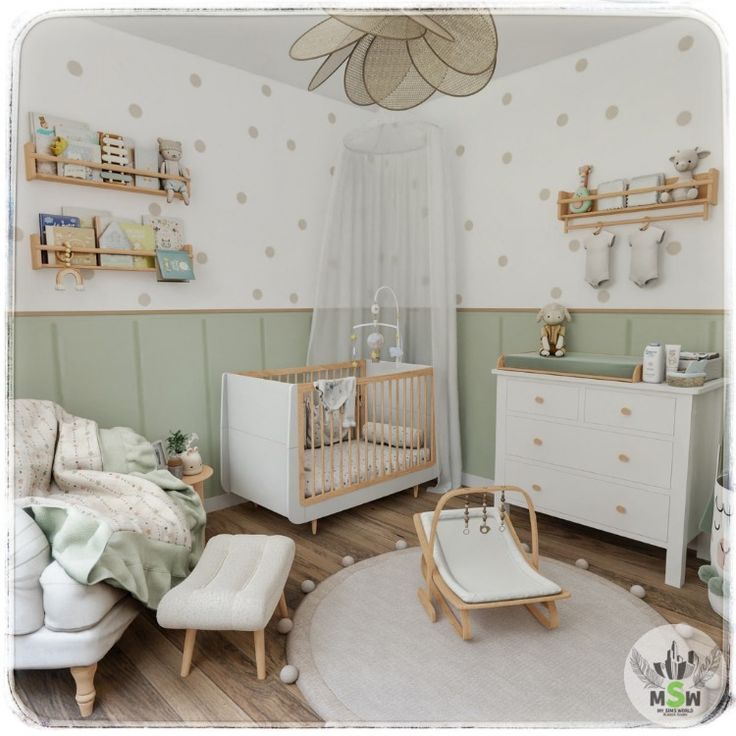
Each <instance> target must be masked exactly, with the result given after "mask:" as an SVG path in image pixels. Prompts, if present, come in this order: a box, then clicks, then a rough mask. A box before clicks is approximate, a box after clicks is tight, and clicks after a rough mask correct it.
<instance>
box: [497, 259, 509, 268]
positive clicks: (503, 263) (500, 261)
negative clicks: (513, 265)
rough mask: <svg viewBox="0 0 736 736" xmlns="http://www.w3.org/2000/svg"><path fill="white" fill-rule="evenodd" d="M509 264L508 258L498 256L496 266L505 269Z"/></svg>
mask: <svg viewBox="0 0 736 736" xmlns="http://www.w3.org/2000/svg"><path fill="white" fill-rule="evenodd" d="M508 264H509V259H508V256H499V257H498V265H499V266H501V268H505V267H506V266H508Z"/></svg>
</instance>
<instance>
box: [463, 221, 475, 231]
mask: <svg viewBox="0 0 736 736" xmlns="http://www.w3.org/2000/svg"><path fill="white" fill-rule="evenodd" d="M473 227H474V226H473V221H472V220H465V229H466V230H467V231H468V232H470V231H471V230H472V229H473Z"/></svg>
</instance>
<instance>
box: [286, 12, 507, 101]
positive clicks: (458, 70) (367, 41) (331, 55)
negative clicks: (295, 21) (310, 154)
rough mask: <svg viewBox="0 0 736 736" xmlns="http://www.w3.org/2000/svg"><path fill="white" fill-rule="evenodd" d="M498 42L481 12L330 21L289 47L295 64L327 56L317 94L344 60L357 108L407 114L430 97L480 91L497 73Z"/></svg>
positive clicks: (346, 16)
mask: <svg viewBox="0 0 736 736" xmlns="http://www.w3.org/2000/svg"><path fill="white" fill-rule="evenodd" d="M497 49H498V38H497V36H496V27H495V24H494V22H493V17H492V16H491V14H490V13H488V12H486V11H477V12H473V13H467V14H462V15H461V14H433V15H418V14H409V13H396V14H393V15H350V14H342V15H334V16H332V17H330V18H328V19H327V20H325V21H322V22H321V23H319V24H317V25H316V26H314V27H313V28H310V29H309V30H308V31H307V32H306V33H304V34H303V35H302V36H300V37H299V38H298V39H297V40H296V42H295V43H294V45H293V46H292V47H291V50H290V52H289V53H290V55H291V57H292V58H293V59H298V60H308V59H316V58H319V57H323V56H324V57H326V59H325V60H324V62H323V63H322V65H321V66H320V67H319V69H318V70H317V73H316V74H315V75H314V77H313V78H312V81H311V82H310V83H309V89H310V90H314V89H317V87H319V86H320V85H321V84H322V83H323V82H325V80H327V79H329V77H330V76H332V74H334V73H335V72H336V71H337V70H338V69H339V68H340V67H341V66H342V65H343V64H344V63H345V62H346V61H347V65H346V67H345V94H346V95H347V97H348V99H349V100H350V101H351V102H353V103H354V104H356V105H373V104H376V105H380V106H381V107H384V108H386V109H388V110H408V109H410V108H412V107H416V106H417V105H420V104H421V103H422V102H424V101H425V100H427V99H429V98H430V97H431V96H432V95H433V94H434V93H435V92H436V91H440V92H443V93H444V94H447V95H453V96H455V97H467V96H468V95H473V94H475V93H476V92H480V90H482V89H483V87H485V86H486V84H488V82H489V81H490V79H491V77H492V76H493V72H494V70H495V68H496V52H497Z"/></svg>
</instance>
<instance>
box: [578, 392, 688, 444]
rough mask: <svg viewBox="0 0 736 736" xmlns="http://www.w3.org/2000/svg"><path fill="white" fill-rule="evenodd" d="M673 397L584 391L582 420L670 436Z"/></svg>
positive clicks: (672, 425)
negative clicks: (583, 417) (583, 418)
mask: <svg viewBox="0 0 736 736" xmlns="http://www.w3.org/2000/svg"><path fill="white" fill-rule="evenodd" d="M675 405H676V400H675V399H674V398H672V397H671V396H653V395H651V394H648V395H647V394H640V393H638V392H636V391H607V390H602V389H597V388H588V389H586V390H585V421H586V422H589V423H591V424H605V425H606V426H608V427H616V428H620V429H634V430H638V431H641V432H656V433H658V434H667V435H672V434H674V431H675Z"/></svg>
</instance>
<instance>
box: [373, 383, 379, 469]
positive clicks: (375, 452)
mask: <svg viewBox="0 0 736 736" xmlns="http://www.w3.org/2000/svg"><path fill="white" fill-rule="evenodd" d="M377 388H378V384H376V383H374V384H373V411H372V419H373V439H372V441H373V475H374V477H375V476H377V475H378V447H377V444H378V443H377V442H376V440H377V439H378V438H377V437H376V389H377Z"/></svg>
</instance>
